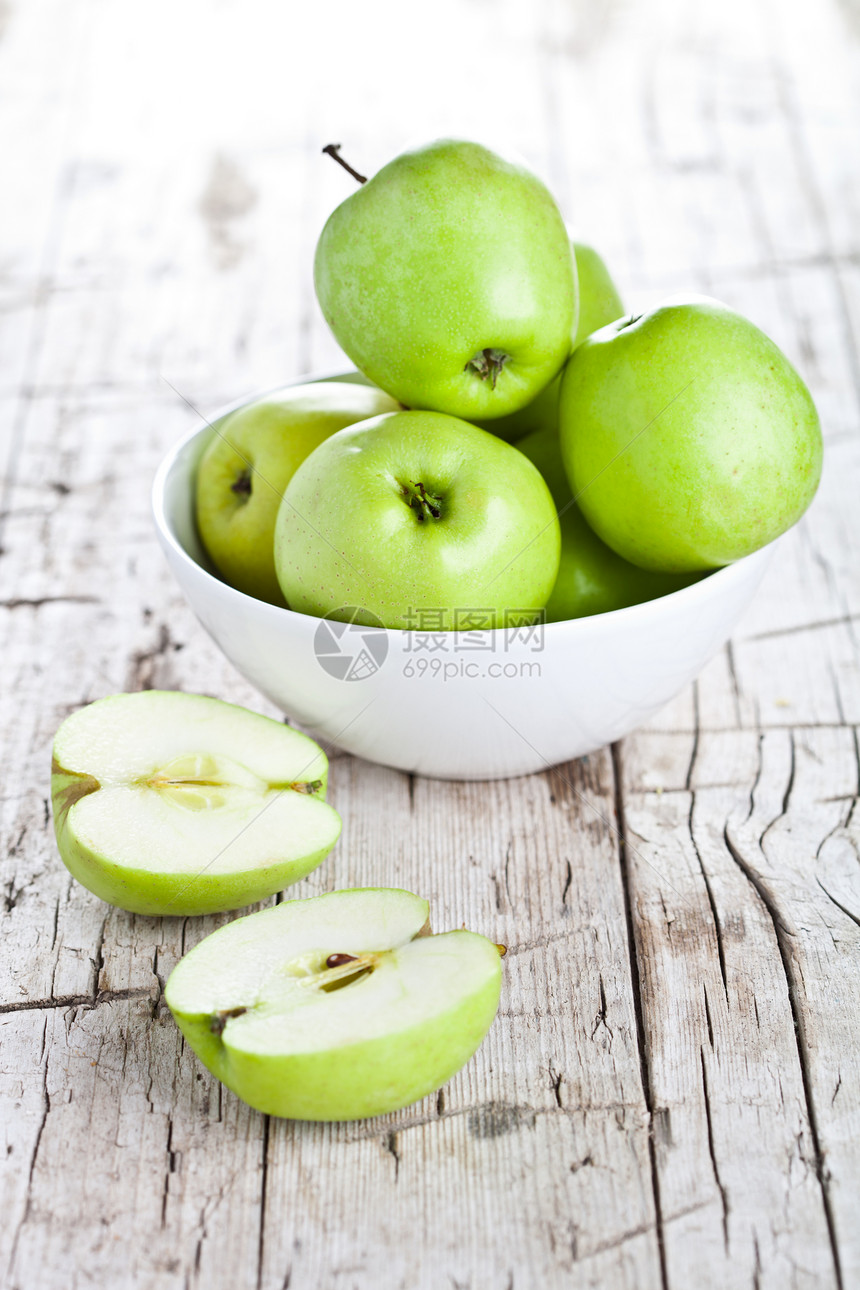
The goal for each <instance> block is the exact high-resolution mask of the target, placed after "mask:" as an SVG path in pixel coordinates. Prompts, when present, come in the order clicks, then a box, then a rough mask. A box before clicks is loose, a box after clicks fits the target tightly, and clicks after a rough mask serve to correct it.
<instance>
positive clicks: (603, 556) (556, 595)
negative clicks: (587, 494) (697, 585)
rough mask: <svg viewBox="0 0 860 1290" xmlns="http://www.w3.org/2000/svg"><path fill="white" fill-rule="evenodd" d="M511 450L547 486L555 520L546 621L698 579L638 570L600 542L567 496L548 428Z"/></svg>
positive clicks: (605, 609) (583, 614) (620, 604)
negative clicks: (556, 541)
mask: <svg viewBox="0 0 860 1290" xmlns="http://www.w3.org/2000/svg"><path fill="white" fill-rule="evenodd" d="M517 448H518V449H519V451H520V452H521V453H523V455H524V456H526V457H528V459H529V461H532V462H534V464H535V465H536V466H537V468H538V470H539V471H540V472H541V474H542V475H543V477H544V479H545V480H546V482H547V484H548V485H549V489H550V492H551V493H552V496H553V501H554V502H555V504H556V507H557V508H558V516H559V523H560V524H561V558H560V560H559V566H558V577H557V578H556V581H555V586H554V587H553V589H552V595H551V596H550V598H549V600H548V601H547V602H546V611H545V618H546V622H548V623H557V622H562V621H564V620H566V619H569V618H587V617H589V616H590V615H591V614H606V613H609V612H610V611H611V610H613V609H626V608H627V606H628V605H638V604H641V603H642V602H643V601H645V600H656V599H657V598H658V597H659V596H667V595H669V593H670V592H672V591H680V589H681V588H682V587H687V586H689V584H690V583H691V582H696V581H697V580H698V578H699V577H701V574H696V573H655V572H654V571H653V570H651V569H639V568H637V567H636V565H634V564H630V563H629V562H628V561H627V560H622V558H621V556H620V555H616V554H615V552H614V551H613V550H612V549H611V548H610V547H608V546H607V545H606V543H605V542H601V540H600V538H599V537H598V536H597V534H596V533H595V532H594V530H593V529H591V528H589V526H588V524H587V523H586V522H585V518H584V516H583V514H582V511H581V510H580V509H579V507H578V506H577V505H576V502H575V501H574V500H573V496H572V494H571V491H570V485H569V484H568V482H567V476H566V474H565V473H564V463H563V462H562V459H561V448H560V447H559V442H558V431H557V430H556V429H555V427H554V426H551V425H550V426H546V427H545V428H544V429H543V430H536V431H535V432H534V433H533V434H530V435H527V436H526V438H525V439H520V440H519V442H518V443H517Z"/></svg>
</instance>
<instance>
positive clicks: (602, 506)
mask: <svg viewBox="0 0 860 1290" xmlns="http://www.w3.org/2000/svg"><path fill="white" fill-rule="evenodd" d="M559 426H560V437H561V450H562V456H563V458H564V464H565V469H566V472H567V476H568V479H569V481H570V485H571V488H572V490H573V493H574V496H575V497H576V499H577V502H578V504H579V506H580V507H581V509H582V512H583V514H584V515H585V518H586V519H587V520H588V523H589V524H590V525H591V527H592V528H593V529H594V530H595V532H596V533H597V534H598V535H599V536H600V537H601V538H602V539H603V540H604V542H606V543H607V544H608V545H609V546H611V547H612V549H613V550H614V551H617V552H618V554H619V555H621V556H623V557H624V558H625V559H626V560H629V561H631V562H632V563H633V564H637V565H641V566H642V567H643V568H646V569H658V570H662V571H664V572H667V573H668V572H672V573H682V572H692V571H695V570H701V569H713V568H717V567H719V566H721V565H726V564H730V563H731V562H732V561H733V560H737V559H740V558H741V557H742V556H745V555H749V554H750V553H751V552H753V551H756V550H758V548H759V547H762V546H765V545H766V544H767V543H768V542H771V541H772V540H773V539H774V538H776V537H778V536H779V534H780V533H783V532H785V530H786V529H787V528H790V527H791V525H792V524H794V523H795V521H796V520H798V519H799V518H800V516H801V515H802V514H803V512H804V511H805V510H806V508H807V506H808V505H809V503H810V502H811V501H812V498H813V496H814V494H815V490H816V488H817V487H818V480H819V477H820V475H821V458H822V443H821V428H820V425H819V421H818V414H817V413H816V410H815V405H814V403H813V401H812V397H811V395H810V393H809V391H808V389H807V388H806V386H805V385H804V383H803V381H802V380H801V378H800V377H799V376H798V374H797V372H796V371H795V369H794V368H793V367H792V365H791V363H790V362H789V361H788V359H787V358H786V357H785V355H784V354H783V353H782V352H781V351H780V350H779V349H778V348H777V346H776V345H775V344H774V343H773V341H772V340H770V339H769V338H768V337H767V336H766V335H765V334H764V332H762V331H760V330H759V328H758V327H756V326H755V325H754V324H753V323H751V322H749V321H748V320H747V319H746V318H743V317H742V316H741V315H740V314H737V313H735V312H734V311H733V310H731V309H729V308H727V306H725V305H722V304H720V303H719V301H716V300H710V299H708V298H707V297H704V296H692V297H680V298H673V299H671V300H668V301H666V302H665V303H664V304H662V305H658V306H657V307H656V308H655V309H652V310H651V311H650V312H649V313H646V314H642V315H641V316H639V317H627V318H623V319H621V320H619V321H618V322H614V323H610V324H609V326H607V327H604V328H602V329H601V330H600V331H598V332H595V333H594V335H592V336H590V337H589V338H588V339H587V340H585V341H583V343H582V344H581V345H580V346H579V347H578V348H577V349H576V350H575V351H574V352H573V354H572V355H571V358H570V361H569V362H568V364H567V368H566V370H565V374H564V379H563V381H562V386H561V401H560V406H559Z"/></svg>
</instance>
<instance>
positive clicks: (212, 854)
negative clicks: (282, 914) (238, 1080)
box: [51, 690, 340, 914]
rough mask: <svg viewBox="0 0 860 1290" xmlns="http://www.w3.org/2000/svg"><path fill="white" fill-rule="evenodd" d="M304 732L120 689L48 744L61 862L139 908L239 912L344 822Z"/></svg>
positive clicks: (318, 754) (309, 863)
mask: <svg viewBox="0 0 860 1290" xmlns="http://www.w3.org/2000/svg"><path fill="white" fill-rule="evenodd" d="M327 775H328V762H327V760H326V757H325V754H324V753H323V752H322V750H321V749H320V748H319V747H317V745H316V744H315V743H314V742H313V740H311V739H308V738H307V736H305V735H302V734H299V733H298V732H297V731H295V730H291V729H290V728H289V727H288V726H284V725H282V724H281V723H280V722H278V721H272V720H271V719H270V718H268V717H261V716H259V715H258V714H257V713H254V712H249V711H248V710H247V709H245V708H239V707H235V706H234V705H233V704H230V703H222V702H221V701H220V700H218V699H209V698H205V697H203V696H202V695H196V694H180V693H178V692H176V691H159V690H145V691H143V692H141V693H137V694H116V695H112V696H111V697H110V698H107V699H100V700H98V701H97V702H96V703H91V704H89V706H88V707H86V708H81V709H80V710H79V711H78V712H74V713H73V714H72V715H71V716H70V717H68V718H67V719H66V720H65V721H64V722H63V724H62V725H61V726H60V729H59V730H58V731H57V735H56V738H55V739H54V749H53V765H52V774H51V794H52V798H53V806H54V828H55V831H56V835H57V845H58V847H59V849H60V855H61V856H62V858H63V861H64V862H65V864H66V866H67V868H68V869H69V870H70V871H71V872H72V873H73V874H74V876H75V877H76V878H77V879H78V881H79V882H81V883H83V885H84V886H85V887H88V888H89V890H90V891H92V892H95V894H96V895H97V896H100V897H101V898H102V900H106V901H108V902H109V903H110V904H112V905H118V906H119V907H120V908H121V909H128V910H131V911H132V912H133V913H137V914H206V913H213V912H215V911H218V910H225V909H239V908H241V907H242V906H243V905H248V904H251V903H252V902H253V901H257V900H263V899H264V898H265V897H267V896H271V895H272V894H273V893H274V892H276V891H281V890H282V889H283V888H284V887H288V886H289V885H290V884H291V883H294V882H297V881H298V880H299V879H300V878H303V877H304V876H305V874H307V873H309V872H310V871H311V870H312V869H315V868H316V866H317V865H318V864H320V863H321V861H322V860H324V859H325V857H326V856H327V855H328V853H329V852H330V851H331V849H332V847H333V846H334V844H335V842H336V841H337V839H338V835H339V834H340V817H339V816H338V814H337V812H336V811H334V810H333V809H332V807H330V806H328V805H327V804H326V802H325V801H324V798H325V791H326V781H327Z"/></svg>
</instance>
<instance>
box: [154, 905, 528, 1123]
mask: <svg viewBox="0 0 860 1290" xmlns="http://www.w3.org/2000/svg"><path fill="white" fill-rule="evenodd" d="M428 913H429V909H428V905H427V901H426V900H421V899H420V897H418V896H414V895H413V894H412V893H411V892H408V891H399V890H396V889H386V888H373V887H365V888H358V889H354V890H347V891H333V892H329V893H328V894H327V895H324V896H312V897H311V898H310V899H308V900H290V901H285V902H284V903H283V904H280V905H275V906H274V907H273V908H270V909H262V910H260V911H259V912H258V913H256V914H249V915H247V917H245V918H238V919H236V920H235V921H234V922H232V923H229V924H228V925H227V926H226V927H221V928H219V929H218V931H216V932H213V933H212V934H211V935H210V936H207V937H206V938H205V939H204V940H202V941H201V942H200V944H199V945H196V946H195V947H194V949H192V950H191V951H189V953H188V954H186V955H185V957H184V958H183V959H182V960H181V961H180V962H179V963H178V964H177V966H176V967H175V968H174V969H173V972H172V973H171V974H170V977H169V979H168V982H167V985H166V987H165V991H164V995H165V999H166V1000H167V1004H168V1007H169V1008H170V1011H171V1012H172V1014H173V1017H174V1019H175V1021H176V1023H177V1025H178V1026H179V1028H180V1030H181V1031H182V1033H183V1035H184V1036H185V1038H186V1040H187V1041H188V1043H189V1045H190V1046H191V1048H192V1049H193V1050H194V1051H195V1052H196V1053H197V1056H198V1057H199V1058H200V1060H201V1061H202V1062H203V1063H204V1065H205V1066H207V1067H208V1068H209V1070H211V1071H212V1072H213V1074H214V1075H216V1076H217V1078H218V1079H220V1080H221V1081H222V1082H223V1083H224V1084H226V1085H227V1087H228V1088H229V1089H232V1091H233V1092H234V1093H236V1094H237V1096H238V1097H241V1098H242V1099H243V1100H244V1101H245V1102H247V1103H248V1104H249V1105H250V1106H252V1107H254V1108H255V1109H256V1110H258V1111H262V1112H264V1113H265V1114H267V1115H278V1116H285V1117H289V1118H291V1119H297V1120H355V1119H363V1118H365V1117H366V1116H371V1115H384V1114H386V1113H387V1112H389V1111H396V1110H397V1109H398V1108H400V1107H402V1106H408V1105H409V1104H410V1103H412V1102H415V1101H417V1100H418V1099H419V1098H421V1097H424V1096H426V1094H428V1093H432V1092H434V1091H435V1090H436V1089H437V1088H439V1087H440V1085H442V1084H444V1083H445V1082H446V1080H448V1079H450V1078H451V1076H452V1075H453V1074H454V1073H455V1071H458V1070H459V1069H460V1067H461V1066H463V1065H464V1063H465V1062H467V1061H468V1060H469V1058H470V1057H471V1056H472V1054H473V1053H474V1052H475V1050H476V1049H477V1047H478V1045H479V1044H480V1043H481V1041H482V1039H483V1038H484V1036H485V1035H486V1033H487V1031H488V1030H489V1028H490V1025H491V1024H492V1021H493V1018H494V1017H495V1015H496V1011H497V1009H498V1006H499V992H500V990H501V975H502V973H501V961H500V955H501V954H502V953H504V948H503V947H502V946H497V945H494V944H493V943H492V942H491V941H489V940H487V939H486V938H485V937H483V936H478V935H477V934H476V933H474V932H467V931H464V930H460V931H454V932H443V933H441V934H437V935H432V934H431V932H430V925H429V921H428Z"/></svg>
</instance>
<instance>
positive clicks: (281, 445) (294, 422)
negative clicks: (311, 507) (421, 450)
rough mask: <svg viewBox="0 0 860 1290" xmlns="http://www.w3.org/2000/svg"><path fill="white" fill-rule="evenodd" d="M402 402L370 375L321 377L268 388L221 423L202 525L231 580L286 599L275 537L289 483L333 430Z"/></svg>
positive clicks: (206, 471)
mask: <svg viewBox="0 0 860 1290" xmlns="http://www.w3.org/2000/svg"><path fill="white" fill-rule="evenodd" d="M397 407H398V404H397V403H396V402H395V401H394V399H391V398H389V396H388V395H387V394H383V392H382V391H381V390H375V389H373V388H371V387H368V386H366V385H364V384H363V383H362V384H347V383H346V382H338V383H333V384H327V383H315V384H309V385H294V386H291V387H289V388H288V389H284V390H281V391H280V392H278V393H277V394H270V395H267V397H266V398H264V399H259V400H257V401H256V402H255V403H249V404H247V405H246V406H245V407H244V408H239V410H238V411H237V412H234V413H232V414H231V415H230V416H229V417H227V419H226V420H225V421H223V422H221V423H219V425H218V426H217V427H216V433H215V435H214V437H213V439H212V442H211V443H210V444H209V446H208V448H207V449H206V451H205V453H204V454H203V457H202V459H201V461H200V465H199V466H198V469H197V484H196V514H197V528H198V531H199V533H200V537H201V540H202V542H203V545H204V546H205V548H206V551H207V552H208V554H209V556H210V558H211V560H212V562H213V564H214V565H215V567H216V568H217V570H218V572H219V573H220V574H221V576H222V577H223V578H224V579H225V580H226V581H227V582H229V583H230V585H231V586H233V587H236V589H237V590H238V591H243V592H245V594H246V595H248V596H254V597H255V598H256V599H257V600H268V601H270V602H271V603H272V604H275V605H283V603H284V600H283V596H282V595H281V589H280V587H279V586H278V580H277V578H276V577H275V561H274V556H273V554H272V542H273V539H274V533H275V519H276V517H277V514H278V507H279V506H280V503H281V498H282V497H283V495H284V489H285V488H286V486H287V484H288V483H289V481H290V480H291V479H292V477H293V475H294V473H295V471H296V469H297V468H298V466H300V465H301V463H302V462H303V461H304V459H305V457H307V456H308V454H309V453H311V452H313V450H314V448H316V447H317V445H318V444H321V443H322V442H323V440H324V439H327V438H328V437H329V435H332V434H334V433H335V431H337V430H342V429H343V428H344V426H349V425H353V424H354V423H355V422H356V421H365V420H367V418H368V417H375V416H378V415H379V414H380V413H382V412H394V411H395V410H396V409H397Z"/></svg>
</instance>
